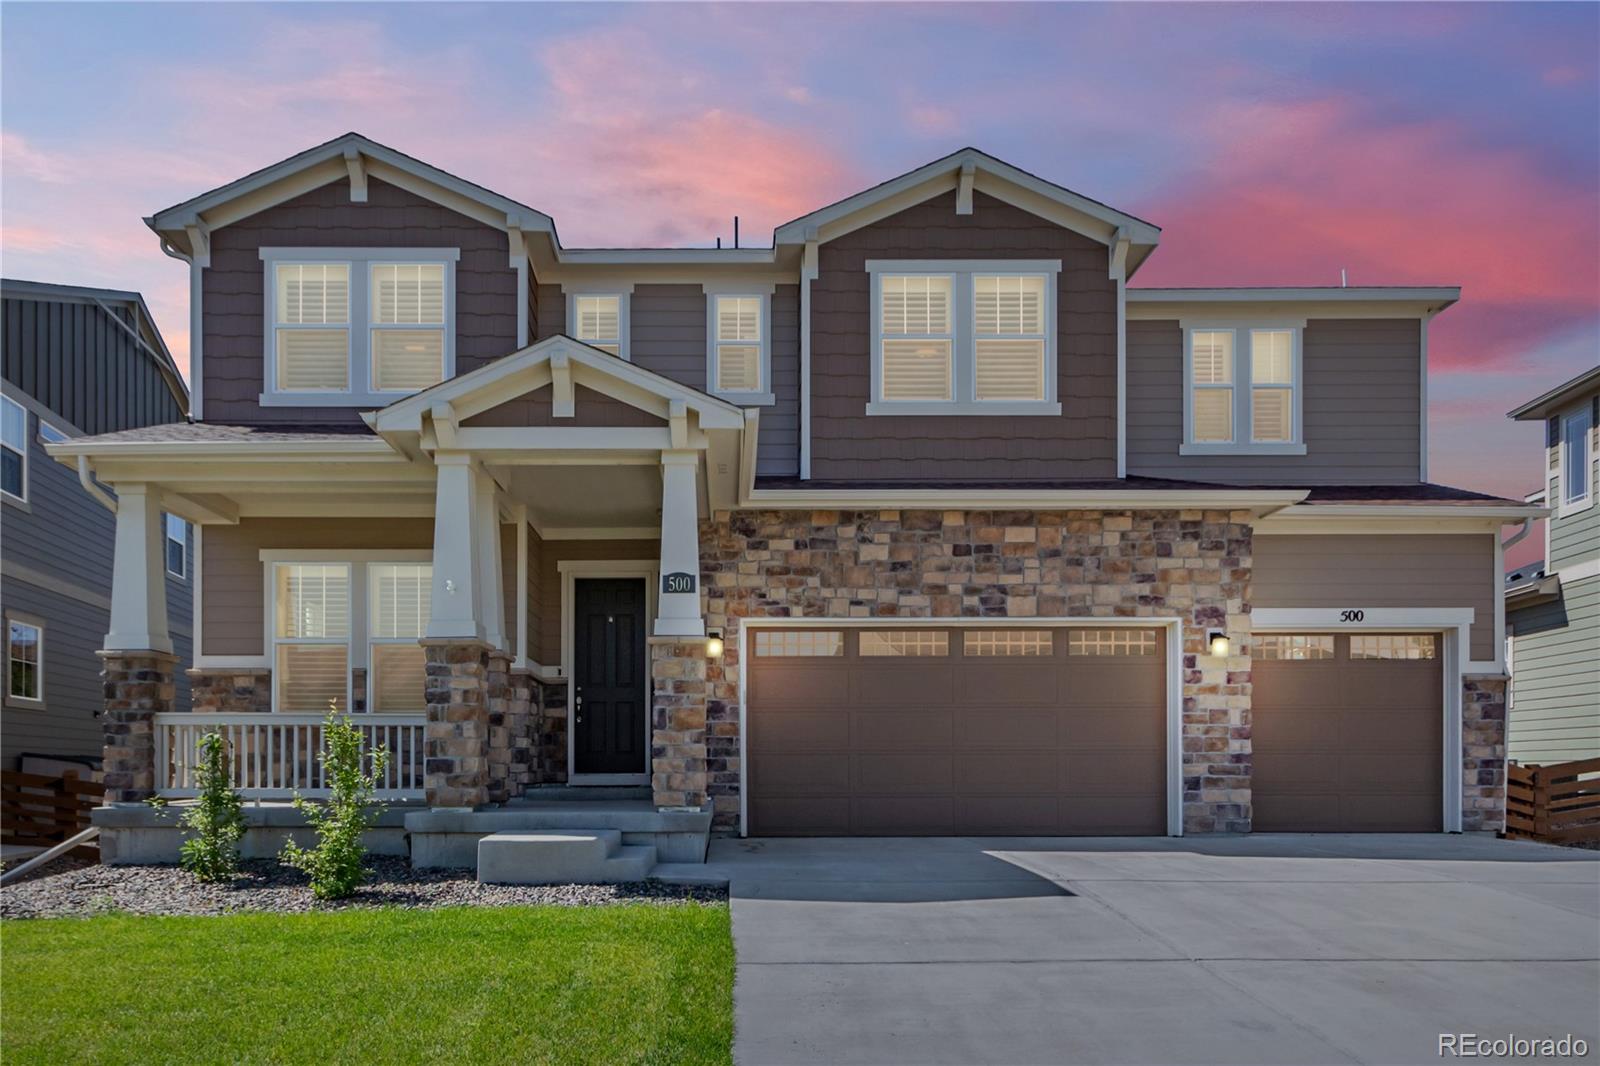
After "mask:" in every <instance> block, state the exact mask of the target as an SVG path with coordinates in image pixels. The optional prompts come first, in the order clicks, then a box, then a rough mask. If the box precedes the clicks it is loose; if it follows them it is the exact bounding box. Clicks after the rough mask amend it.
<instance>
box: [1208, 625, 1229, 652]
mask: <svg viewBox="0 0 1600 1066" xmlns="http://www.w3.org/2000/svg"><path fill="white" fill-rule="evenodd" d="M1206 647H1208V648H1210V649H1211V654H1212V655H1213V656H1215V657H1216V658H1218V659H1226V658H1227V657H1228V634H1226V633H1224V632H1223V631H1222V630H1220V629H1213V630H1212V631H1211V632H1209V633H1207V634H1206Z"/></svg>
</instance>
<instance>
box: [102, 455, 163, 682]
mask: <svg viewBox="0 0 1600 1066" xmlns="http://www.w3.org/2000/svg"><path fill="white" fill-rule="evenodd" d="M115 488H116V490H117V532H116V541H115V547H114V549H113V556H112V570H111V632H109V633H107V634H106V640H105V650H106V651H158V652H169V653H170V652H171V651H172V636H171V634H169V633H168V632H167V573H166V561H165V558H164V556H163V553H164V552H165V550H166V548H165V542H164V537H165V533H164V531H163V530H162V527H161V493H160V491H159V490H158V489H156V488H155V487H153V486H151V485H146V484H144V483H142V482H134V483H131V484H130V483H128V482H119V483H118V484H117V485H116V486H115Z"/></svg>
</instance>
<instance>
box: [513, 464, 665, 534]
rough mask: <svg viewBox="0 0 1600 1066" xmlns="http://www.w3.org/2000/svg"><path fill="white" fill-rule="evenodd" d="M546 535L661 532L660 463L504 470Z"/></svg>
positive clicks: (517, 497)
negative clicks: (650, 464) (654, 464)
mask: <svg viewBox="0 0 1600 1066" xmlns="http://www.w3.org/2000/svg"><path fill="white" fill-rule="evenodd" d="M500 473H501V474H503V476H504V484H505V488H506V494H507V496H508V497H509V501H508V502H510V503H513V504H517V503H521V504H526V505H527V507H528V515H529V518H530V519H531V520H532V522H533V524H534V526H535V528H537V529H538V530H539V534H540V535H541V536H543V537H545V538H556V539H560V538H562V537H566V538H569V539H570V538H573V537H576V536H582V535H598V534H599V533H602V532H603V533H605V534H606V535H608V536H618V535H637V536H641V537H649V538H652V539H654V538H656V537H658V536H660V534H661V468H660V467H659V466H517V467H509V468H506V469H505V470H503V471H501V472H500Z"/></svg>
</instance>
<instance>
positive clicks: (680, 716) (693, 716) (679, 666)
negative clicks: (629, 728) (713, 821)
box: [650, 640, 706, 807]
mask: <svg viewBox="0 0 1600 1066" xmlns="http://www.w3.org/2000/svg"><path fill="white" fill-rule="evenodd" d="M650 787H651V790H652V791H653V792H654V794H655V803H656V806H657V807H700V806H702V805H703V804H704V803H705V801H706V644H705V641H704V640H694V641H684V642H673V641H670V640H663V641H660V642H655V641H652V642H651V645H650Z"/></svg>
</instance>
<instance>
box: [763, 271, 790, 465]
mask: <svg viewBox="0 0 1600 1066" xmlns="http://www.w3.org/2000/svg"><path fill="white" fill-rule="evenodd" d="M772 399H773V404H772V406H771V407H763V408H762V409H761V437H760V439H759V441H757V445H756V473H758V474H762V475H768V476H774V477H782V476H784V475H793V474H798V473H800V286H798V285H779V286H778V287H777V289H775V290H774V291H773V293H772Z"/></svg>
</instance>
